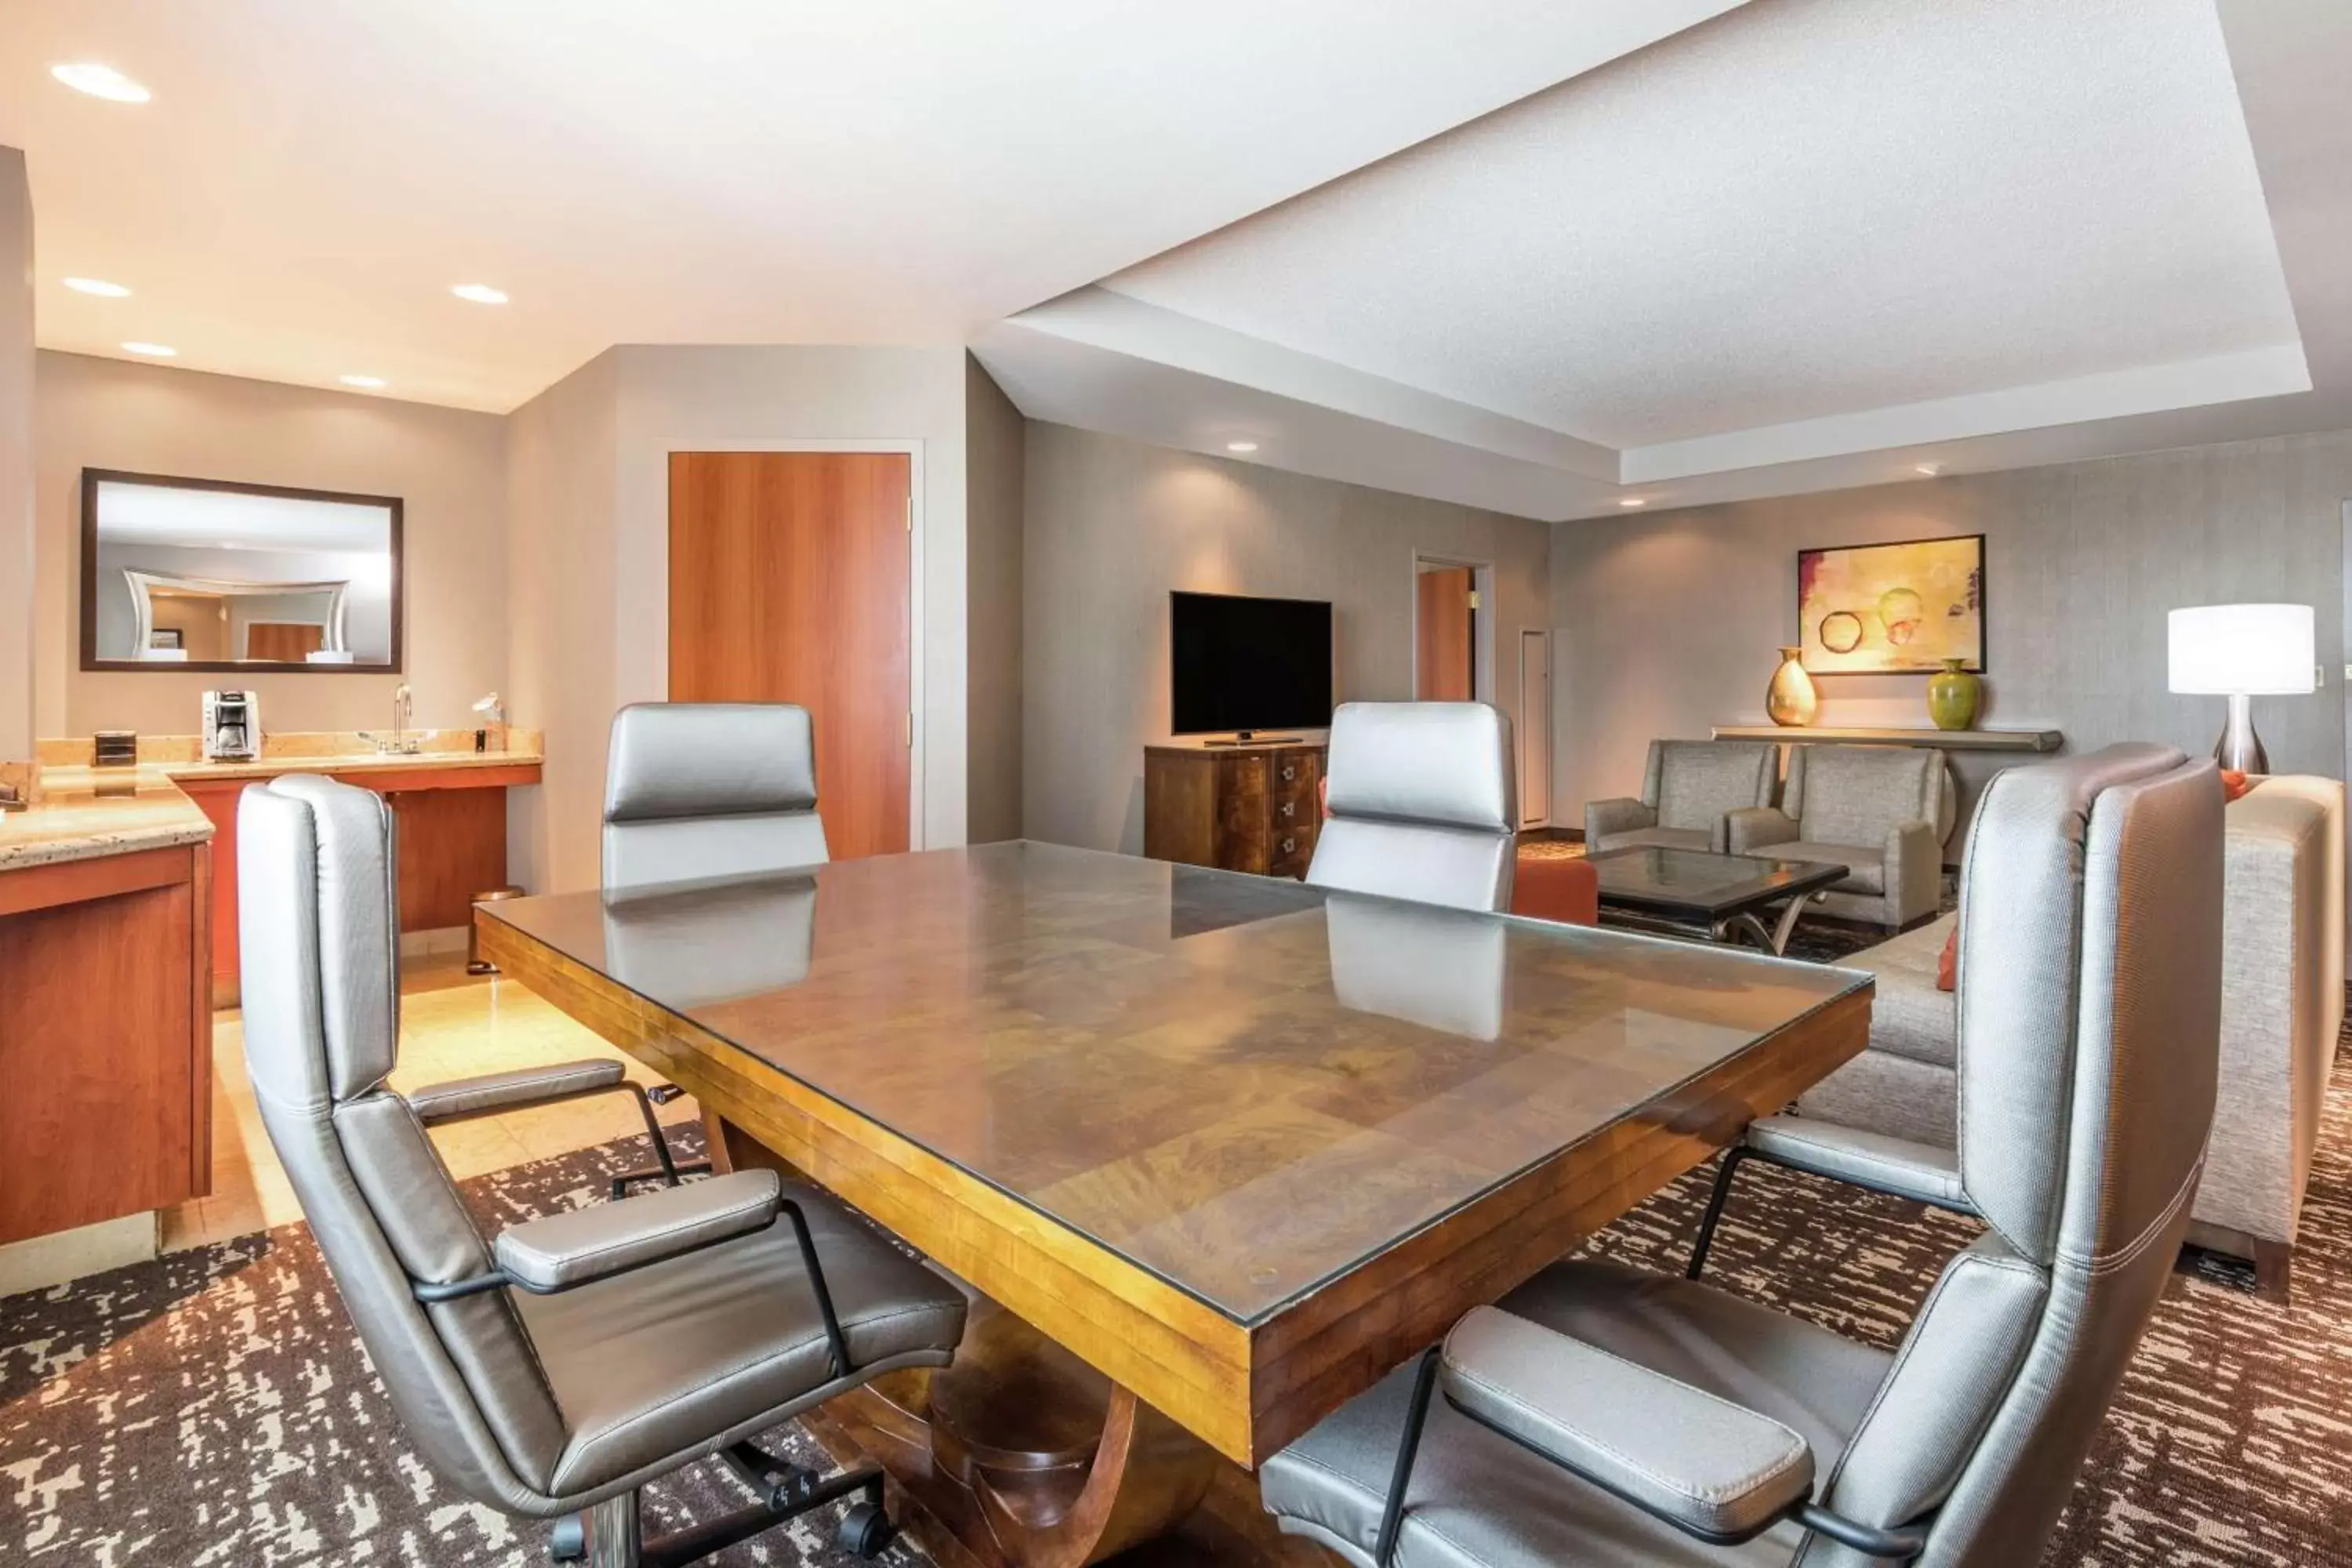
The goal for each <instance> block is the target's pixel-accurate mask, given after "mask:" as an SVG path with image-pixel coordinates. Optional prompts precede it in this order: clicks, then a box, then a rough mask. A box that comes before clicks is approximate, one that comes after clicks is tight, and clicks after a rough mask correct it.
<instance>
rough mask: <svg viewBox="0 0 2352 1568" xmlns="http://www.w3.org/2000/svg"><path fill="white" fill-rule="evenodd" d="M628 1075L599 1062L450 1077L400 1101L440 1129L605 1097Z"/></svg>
mask: <svg viewBox="0 0 2352 1568" xmlns="http://www.w3.org/2000/svg"><path fill="white" fill-rule="evenodd" d="M625 1076H626V1073H625V1068H623V1067H622V1065H621V1063H619V1062H617V1061H614V1060H612V1059H610V1058H599V1059H592V1060H588V1061H577V1062H563V1063H561V1064H559V1065H557V1066H554V1067H543V1068H516V1069H515V1070H514V1071H512V1072H491V1073H484V1074H482V1075H481V1076H480V1077H478V1078H459V1079H450V1080H449V1081H448V1082H447V1083H436V1084H433V1085H430V1086H428V1087H427V1088H425V1089H414V1090H412V1091H410V1092H408V1093H406V1094H404V1095H403V1096H402V1097H401V1098H402V1099H404V1100H407V1101H408V1108H409V1109H410V1110H414V1111H415V1112H416V1119H417V1120H418V1121H422V1122H424V1123H425V1126H427V1127H436V1126H440V1125H442V1124H444V1123H446V1122H451V1121H470V1120H472V1119H473V1118H475V1117H477V1116H496V1115H499V1114H500V1113H501V1112H504V1111H509V1110H521V1109H522V1108H523V1107H525V1106H530V1105H545V1104H549V1103H551V1102H553V1101H556V1100H576V1099H578V1098H580V1097H581V1096H583V1095H589V1094H604V1093H606V1092H608V1091H610V1090H612V1089H619V1088H621V1087H622V1084H623V1081H624V1079H625Z"/></svg>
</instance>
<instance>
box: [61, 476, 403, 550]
mask: <svg viewBox="0 0 2352 1568" xmlns="http://www.w3.org/2000/svg"><path fill="white" fill-rule="evenodd" d="M98 534H99V539H100V542H103V543H108V544H177V545H188V546H199V547H202V546H209V547H212V548H215V549H225V550H299V551H332V552H365V553H373V554H381V553H383V552H385V551H387V550H389V549H390V548H391V547H392V509H391V508H389V507H387V506H382V505H373V504H370V503H367V502H362V501H332V500H316V499H313V498H311V497H309V496H269V495H254V494H251V493H249V492H247V491H244V490H211V489H175V488H173V487H170V486H164V485H129V484H119V483H115V482H111V481H109V480H104V479H101V480H100V481H99V487H98Z"/></svg>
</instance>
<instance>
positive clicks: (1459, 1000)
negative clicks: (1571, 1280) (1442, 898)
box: [1323, 892, 1510, 1040]
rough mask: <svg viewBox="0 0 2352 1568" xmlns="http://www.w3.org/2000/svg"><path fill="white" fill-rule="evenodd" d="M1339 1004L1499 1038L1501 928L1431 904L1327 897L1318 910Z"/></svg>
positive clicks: (1504, 937)
mask: <svg viewBox="0 0 2352 1568" xmlns="http://www.w3.org/2000/svg"><path fill="white" fill-rule="evenodd" d="M1323 918H1324V922H1325V928H1324V929H1325V931H1326V933H1327V934H1328V936H1329V938H1330V942H1331V989H1332V993H1333V994H1335V995H1336V996H1337V997H1338V998H1339V1005H1341V1006H1342V1007H1346V1008H1348V1009H1349V1010H1350V1011H1352V1012H1357V1013H1378V1014H1380V1015H1381V1016H1383V1017H1388V1018H1396V1019H1400V1020H1402V1021H1403V1022H1404V1023H1408V1024H1419V1025H1420V1026H1422V1027H1423V1028H1424V1029H1436V1030H1438V1031H1440V1032H1441V1033H1444V1034H1448V1035H1459V1036H1462V1037H1465V1038H1468V1039H1473V1040H1491V1039H1493V1038H1495V1037H1496V1036H1498V1035H1500V1034H1501V1033H1502V1032H1503V1006H1504V994H1503V991H1504V986H1503V969H1504V955H1505V949H1506V947H1507V944H1508V942H1509V940H1510V938H1509V930H1508V928H1507V926H1506V925H1505V924H1504V922H1502V921H1498V920H1495V919H1493V918H1491V917H1489V916H1486V915H1481V914H1474V913H1470V912H1467V911H1465V910H1449V909H1443V908H1440V907H1439V906H1437V905H1435V904H1409V903H1403V902H1400V901H1399V900H1394V899H1369V898H1358V897H1355V896H1352V895H1350V894H1347V893H1339V892H1335V893H1333V894H1332V895H1331V896H1330V898H1329V899H1328V900H1325V902H1324V905H1323Z"/></svg>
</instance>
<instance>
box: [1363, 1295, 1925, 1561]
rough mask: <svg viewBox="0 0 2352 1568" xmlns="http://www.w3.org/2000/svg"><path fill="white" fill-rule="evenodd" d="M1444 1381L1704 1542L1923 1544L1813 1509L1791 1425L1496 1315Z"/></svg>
mask: <svg viewBox="0 0 2352 1568" xmlns="http://www.w3.org/2000/svg"><path fill="white" fill-rule="evenodd" d="M1437 1375H1438V1380H1439V1384H1440V1385H1441V1386H1442V1387H1443V1388H1444V1393H1445V1399H1446V1403H1447V1404H1449V1405H1452V1406H1454V1409H1456V1410H1458V1411H1460V1412H1461V1413H1462V1414H1463V1415H1465V1416H1468V1417H1469V1418H1470V1419H1471V1420H1473V1421H1475V1422H1477V1423H1478V1424H1479V1425H1480V1426H1485V1427H1486V1428H1487V1429H1488V1430H1490V1431H1493V1432H1495V1433H1497V1434H1499V1435H1500V1436H1504V1437H1507V1438H1509V1439H1510V1440H1511V1441H1512V1442H1515V1443H1517V1444H1518V1445H1519V1446H1520V1447H1524V1448H1527V1449H1528V1450H1529V1451H1531V1452H1533V1453H1535V1454H1537V1455H1538V1456H1540V1457H1542V1458H1546V1459H1549V1460H1550V1461H1551V1462H1552V1463H1553V1464H1556V1465H1558V1466H1559V1467H1560V1468H1562V1469H1564V1470H1567V1471H1569V1472H1570V1474H1572V1475H1576V1476H1580V1477H1581V1478H1582V1479H1585V1480H1587V1481H1590V1482H1591V1483H1592V1484H1593V1485H1594V1486H1596V1487H1599V1488H1600V1489H1602V1490H1603V1491H1606V1492H1608V1493H1610V1494H1611V1495H1612V1496H1614V1497H1617V1498H1619V1499H1622V1500H1623V1501H1625V1502H1627V1503H1629V1504H1631V1505H1633V1507H1635V1508H1638V1509H1640V1510H1643V1512H1644V1513H1647V1514H1649V1515H1651V1516H1652V1517H1653V1518H1655V1519H1658V1520H1662V1521H1664V1522H1665V1523H1667V1524H1671V1525H1673V1526H1675V1528H1676V1529H1678V1530H1680V1531H1683V1532H1684V1533H1685V1534H1687V1535H1690V1536H1692V1537H1694V1538H1696V1539H1697V1540H1699V1541H1703V1542H1708V1543H1710V1544H1713V1545H1737V1544H1738V1543H1739V1542H1743V1541H1750V1540H1753V1539H1754V1538H1755V1537H1757V1536H1759V1535H1761V1534H1762V1533H1763V1532H1764V1531H1767V1530H1769V1529H1771V1528H1772V1526H1774V1525H1775V1524H1778V1523H1780V1521H1782V1520H1784V1519H1794V1520H1796V1521H1799V1522H1800V1523H1801V1524H1803V1525H1804V1526H1805V1527H1806V1528H1807V1529H1810V1530H1813V1531H1819V1532H1820V1533H1822V1534H1823V1535H1826V1536H1828V1537H1830V1538H1831V1539H1832V1540H1833V1541H1837V1542H1842V1543H1843V1544H1845V1545H1847V1546H1851V1547H1853V1548H1854V1549H1855V1550H1856V1551H1858V1552H1862V1553H1864V1555H1865V1556H1871V1557H1883V1558H1890V1559H1896V1560H1902V1559H1907V1558H1910V1557H1914V1556H1916V1555H1917V1554H1918V1552H1919V1551H1920V1549H1921V1548H1922V1547H1924V1546H1925V1545H1926V1544H1927V1538H1926V1536H1925V1534H1924V1533H1923V1532H1921V1531H1916V1530H1880V1529H1877V1528H1875V1527H1874V1526H1871V1525H1866V1524H1862V1523H1859V1522H1857V1521H1853V1520H1850V1519H1847V1518H1845V1517H1844V1516H1843V1515H1841V1514H1836V1513H1832V1512H1831V1511H1830V1510H1827V1509H1824V1508H1821V1507H1818V1506H1816V1505H1815V1504H1814V1502H1813V1501H1812V1492H1813V1454H1812V1449H1811V1447H1809V1446H1808V1445H1807V1444H1806V1442H1805V1439H1804V1438H1803V1437H1802V1436H1800V1435H1799V1434H1798V1433H1797V1432H1796V1431H1794V1430H1793V1429H1791V1428H1790V1427H1789V1426H1784V1425H1782V1424H1781V1423H1780V1422H1778V1421H1775V1420H1773V1419H1772V1418H1771V1417H1770V1416H1769V1415H1762V1414H1760V1413H1759V1412H1757V1411H1754V1410H1750V1409H1748V1408H1747V1407H1746V1406H1744V1405H1734V1404H1732V1403H1731V1402H1730V1401H1728V1400H1726V1399H1722V1398H1719V1397H1717V1395H1715V1394H1709V1393H1707V1392H1706V1390H1704V1389H1699V1388H1694V1387H1692V1386H1691V1385H1690V1384H1686V1383H1683V1382H1681V1381H1679V1380H1677V1379H1675V1378H1672V1377H1668V1376H1667V1375H1666V1374H1665V1373H1662V1372H1655V1371H1653V1370H1652V1369H1650V1368H1649V1367H1646V1366H1643V1365H1641V1364H1639V1363H1635V1362H1630V1361H1627V1360H1625V1359H1623V1358H1622V1357H1621V1356H1615V1355H1612V1354H1610V1353H1609V1352H1607V1351H1604V1350H1601V1349H1600V1348H1599V1347H1598V1346H1595V1345H1589V1344H1586V1343H1584V1342H1582V1341H1580V1340H1576V1339H1571V1338H1570V1337H1569V1336H1568V1335H1566V1334H1561V1333H1556V1332H1554V1331H1552V1330H1550V1329H1548V1328H1545V1327H1544V1326H1543V1325H1542V1324H1540V1323H1536V1322H1530V1321H1528V1320H1527V1319H1525V1318H1519V1317H1514V1316H1513V1315H1512V1314H1510V1313H1508V1312H1506V1311H1503V1310H1499V1309H1497V1308H1494V1307H1474V1308H1472V1309H1471V1310H1470V1311H1469V1312H1468V1313H1467V1314H1465V1316H1464V1317H1463V1319H1462V1321H1460V1322H1458V1323H1456V1324H1454V1331H1453V1332H1451V1333H1449V1334H1448V1335H1446V1337H1445V1342H1444V1346H1443V1347H1441V1349H1440V1352H1439V1362H1438V1367H1437ZM1412 1436H1416V1437H1417V1436H1418V1435H1417V1434H1414V1435H1412ZM1382 1533H1383V1535H1384V1536H1386V1537H1391V1538H1392V1535H1393V1531H1392V1530H1391V1528H1390V1527H1389V1526H1387V1525H1386V1524H1384V1525H1383V1531H1382Z"/></svg>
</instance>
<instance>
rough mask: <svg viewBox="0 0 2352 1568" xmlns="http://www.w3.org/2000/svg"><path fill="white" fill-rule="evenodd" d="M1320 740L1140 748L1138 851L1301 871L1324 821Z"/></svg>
mask: <svg viewBox="0 0 2352 1568" xmlns="http://www.w3.org/2000/svg"><path fill="white" fill-rule="evenodd" d="M1323 751H1324V747H1323V742H1320V741H1291V742H1277V743H1274V744H1268V745H1239V746H1179V745H1168V746H1146V747H1145V748H1144V749H1143V852H1144V853H1145V854H1146V855H1149V856H1150V857H1151V858H1153V859H1155V860H1179V861H1182V862H1183V863H1184V864H1186V865H1188V866H1214V867H1216V868H1219V869H1221V870H1226V871H1254V872H1255V873H1257V874H1258V875H1260V876H1265V877H1304V876H1305V875H1307V862H1308V861H1309V860H1311V859H1313V858H1315V834H1316V831H1317V829H1318V827H1320V826H1321V825H1322V810H1321V803H1320V800H1319V797H1318V793H1317V786H1318V784H1320V783H1321V782H1322V778H1323Z"/></svg>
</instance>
